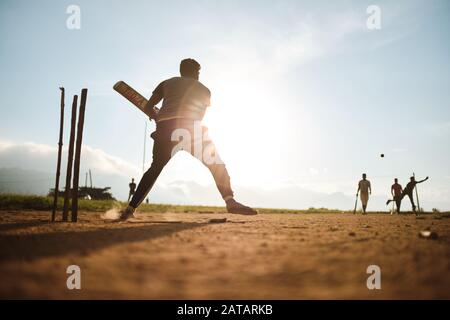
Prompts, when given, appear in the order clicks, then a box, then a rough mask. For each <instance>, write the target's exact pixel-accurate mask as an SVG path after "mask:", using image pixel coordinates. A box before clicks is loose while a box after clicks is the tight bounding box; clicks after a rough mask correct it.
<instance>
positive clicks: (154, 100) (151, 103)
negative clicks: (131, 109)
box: [144, 93, 162, 119]
mask: <svg viewBox="0 0 450 320" xmlns="http://www.w3.org/2000/svg"><path fill="white" fill-rule="evenodd" d="M161 100H162V97H160V96H159V95H158V94H155V93H153V94H152V96H151V97H150V99H148V101H147V104H146V105H145V107H144V112H145V113H147V114H150V119H157V117H158V111H159V109H158V108H157V107H156V105H157V104H158V103H159V102H160V101H161Z"/></svg>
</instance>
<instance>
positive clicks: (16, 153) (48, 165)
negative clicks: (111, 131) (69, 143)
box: [0, 141, 140, 177]
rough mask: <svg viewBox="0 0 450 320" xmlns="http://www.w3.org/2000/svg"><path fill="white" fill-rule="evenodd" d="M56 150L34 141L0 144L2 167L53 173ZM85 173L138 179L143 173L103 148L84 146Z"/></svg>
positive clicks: (64, 157)
mask: <svg viewBox="0 0 450 320" xmlns="http://www.w3.org/2000/svg"><path fill="white" fill-rule="evenodd" d="M56 158H57V147H52V146H49V145H45V144H38V143H34V142H23V143H13V142H10V141H0V167H20V168H23V169H34V170H40V171H50V172H52V171H54V170H55V167H56ZM62 159H63V161H62V165H61V167H62V168H61V169H62V170H64V168H65V167H66V163H67V160H66V159H67V147H64V148H63V155H62ZM81 166H82V169H83V170H88V169H93V170H95V171H97V172H100V173H104V174H113V175H118V176H127V177H129V176H136V175H138V174H139V172H140V170H139V169H138V168H137V167H136V166H134V165H132V164H130V163H128V162H126V161H125V160H123V159H121V158H119V157H116V156H113V155H110V154H108V153H106V152H104V151H103V150H101V149H95V148H92V147H90V146H87V145H83V147H82V151H81Z"/></svg>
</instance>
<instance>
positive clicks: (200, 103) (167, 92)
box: [153, 77, 211, 122]
mask: <svg viewBox="0 0 450 320" xmlns="http://www.w3.org/2000/svg"><path fill="white" fill-rule="evenodd" d="M153 95H155V96H156V97H158V98H159V99H163V102H162V106H161V109H160V110H159V112H158V118H157V121H158V122H160V121H166V120H172V119H180V118H181V119H191V120H194V121H201V120H202V119H203V116H204V115H205V111H206V108H207V107H208V106H209V105H210V98H211V92H210V91H209V90H208V88H207V87H205V86H204V85H203V84H202V83H201V82H200V81H198V80H195V79H192V78H188V77H174V78H170V79H167V80H165V81H163V82H161V83H160V84H159V85H158V86H157V87H156V89H155V90H154V91H153Z"/></svg>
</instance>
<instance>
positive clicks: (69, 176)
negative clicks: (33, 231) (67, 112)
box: [51, 87, 88, 222]
mask: <svg viewBox="0 0 450 320" xmlns="http://www.w3.org/2000/svg"><path fill="white" fill-rule="evenodd" d="M59 89H60V90H61V116H60V126H59V142H58V160H57V164H56V181H55V191H54V198H53V209H52V216H51V221H52V222H54V221H55V220H56V211H57V204H58V193H59V178H60V173H61V156H62V146H63V135H64V99H65V91H64V88H63V87H61V88H59ZM87 92H88V89H82V90H81V99H80V108H79V114H78V125H77V126H76V120H77V106H78V96H77V95H74V96H73V101H72V115H71V122H70V136H69V147H68V156H67V171H66V185H65V190H64V205H63V212H62V221H68V219H69V210H70V211H71V221H72V222H77V220H78V185H79V180H80V158H81V146H82V140H83V128H84V115H85V111H86V100H87ZM75 131H76V132H75ZM75 135H76V141H75Z"/></svg>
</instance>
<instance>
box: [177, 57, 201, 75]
mask: <svg viewBox="0 0 450 320" xmlns="http://www.w3.org/2000/svg"><path fill="white" fill-rule="evenodd" d="M200 68H201V67H200V64H199V63H198V62H197V61H195V60H194V59H191V58H188V59H184V60H182V61H181V63H180V74H181V76H182V77H188V78H193V79H196V80H198V77H199V75H200Z"/></svg>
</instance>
